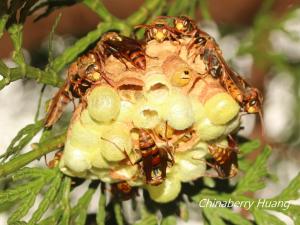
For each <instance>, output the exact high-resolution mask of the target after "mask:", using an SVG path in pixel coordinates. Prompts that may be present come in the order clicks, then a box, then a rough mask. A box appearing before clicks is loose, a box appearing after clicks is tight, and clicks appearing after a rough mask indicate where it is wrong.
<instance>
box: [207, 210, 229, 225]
mask: <svg viewBox="0 0 300 225" xmlns="http://www.w3.org/2000/svg"><path fill="white" fill-rule="evenodd" d="M202 210H203V214H204V216H205V217H206V219H207V220H208V221H209V224H211V225H226V224H225V223H224V222H223V220H222V219H221V218H220V217H219V216H217V215H216V210H215V209H214V208H202Z"/></svg>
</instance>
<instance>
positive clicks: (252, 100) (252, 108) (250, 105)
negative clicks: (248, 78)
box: [244, 88, 263, 113]
mask: <svg viewBox="0 0 300 225" xmlns="http://www.w3.org/2000/svg"><path fill="white" fill-rule="evenodd" d="M262 101H263V97H262V95H261V93H260V91H259V90H258V89H256V88H251V89H250V91H249V94H247V95H246V98H245V106H244V110H245V111H246V112H247V113H259V112H261V106H262Z"/></svg>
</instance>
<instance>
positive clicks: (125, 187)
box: [111, 181, 138, 201]
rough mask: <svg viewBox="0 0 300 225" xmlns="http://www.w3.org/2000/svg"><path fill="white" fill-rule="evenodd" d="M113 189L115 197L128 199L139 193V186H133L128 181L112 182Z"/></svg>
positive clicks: (123, 199)
mask: <svg viewBox="0 0 300 225" xmlns="http://www.w3.org/2000/svg"><path fill="white" fill-rule="evenodd" d="M111 191H112V194H113V197H114V198H117V199H121V200H122V201H126V200H129V199H131V198H132V197H134V196H136V195H137V194H138V192H137V188H136V187H132V186H130V185H129V184H128V182H126V181H120V182H118V183H114V184H111Z"/></svg>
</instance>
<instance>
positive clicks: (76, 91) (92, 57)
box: [44, 51, 113, 128]
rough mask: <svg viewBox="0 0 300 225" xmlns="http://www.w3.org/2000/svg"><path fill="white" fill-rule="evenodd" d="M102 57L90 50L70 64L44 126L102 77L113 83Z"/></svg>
mask: <svg viewBox="0 0 300 225" xmlns="http://www.w3.org/2000/svg"><path fill="white" fill-rule="evenodd" d="M103 59H104V58H103V57H102V58H100V57H99V53H95V52H94V51H91V52H89V53H88V54H86V55H83V56H81V57H80V58H79V59H78V60H77V61H76V62H74V63H72V64H71V65H70V67H69V69H68V75H67V79H66V81H65V83H64V84H63V86H62V87H61V88H60V89H59V90H58V92H57V93H56V94H55V95H54V97H53V98H52V100H51V102H50V105H49V107H48V110H47V111H48V113H47V115H46V119H45V124H44V126H45V127H46V128H49V127H51V126H52V125H53V124H55V123H56V122H57V121H58V120H59V119H60V117H61V115H62V113H63V110H64V108H65V106H66V105H67V104H68V103H69V102H71V101H72V102H73V103H74V99H75V98H79V99H81V98H82V97H83V96H84V95H85V93H86V92H87V90H88V89H89V88H90V87H91V86H92V85H94V84H97V83H99V82H100V81H101V80H102V79H103V80H105V81H106V82H107V83H108V84H109V85H113V84H112V81H111V80H110V79H109V78H108V77H107V76H106V74H105V71H104V69H103Z"/></svg>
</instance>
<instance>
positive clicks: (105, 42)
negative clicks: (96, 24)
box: [97, 32, 146, 70]
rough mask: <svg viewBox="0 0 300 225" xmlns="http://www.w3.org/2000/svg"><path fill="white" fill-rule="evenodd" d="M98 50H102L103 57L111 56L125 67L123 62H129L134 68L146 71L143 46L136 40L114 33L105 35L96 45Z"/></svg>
mask: <svg viewBox="0 0 300 225" xmlns="http://www.w3.org/2000/svg"><path fill="white" fill-rule="evenodd" d="M97 47H98V49H102V51H103V52H104V54H105V57H108V56H109V55H113V56H114V57H115V58H117V59H118V60H120V61H121V62H122V63H124V64H125V66H126V68H127V65H126V63H125V61H124V60H126V61H128V62H130V63H131V64H132V65H133V66H134V67H136V68H138V69H141V70H145V69H146V50H145V46H144V45H143V44H142V43H140V42H139V41H137V40H134V39H132V38H129V37H125V36H123V35H120V34H118V33H116V32H109V33H106V34H105V35H104V36H103V37H102V39H101V40H100V41H99V43H98V44H97Z"/></svg>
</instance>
